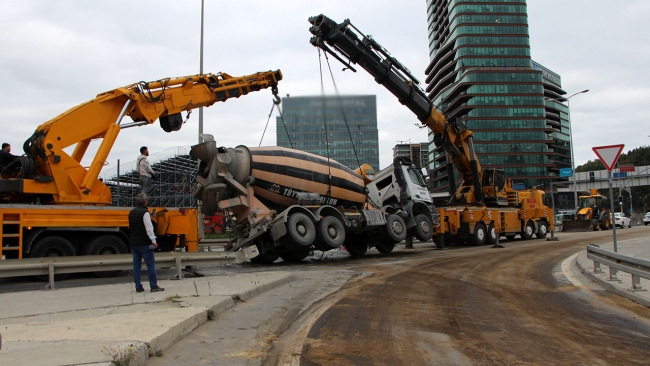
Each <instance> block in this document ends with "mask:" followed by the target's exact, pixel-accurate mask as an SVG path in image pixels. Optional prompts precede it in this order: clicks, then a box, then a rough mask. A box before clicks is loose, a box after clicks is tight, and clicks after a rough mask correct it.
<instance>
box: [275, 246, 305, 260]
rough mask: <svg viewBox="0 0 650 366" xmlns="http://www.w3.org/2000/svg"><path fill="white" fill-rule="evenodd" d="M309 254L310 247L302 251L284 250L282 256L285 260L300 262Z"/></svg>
mask: <svg viewBox="0 0 650 366" xmlns="http://www.w3.org/2000/svg"><path fill="white" fill-rule="evenodd" d="M308 255H309V248H307V249H306V250H305V249H303V250H300V251H291V252H282V253H280V258H282V260H283V261H285V262H300V261H302V260H303V259H305V258H307V256H308Z"/></svg>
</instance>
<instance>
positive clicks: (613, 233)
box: [607, 170, 618, 253]
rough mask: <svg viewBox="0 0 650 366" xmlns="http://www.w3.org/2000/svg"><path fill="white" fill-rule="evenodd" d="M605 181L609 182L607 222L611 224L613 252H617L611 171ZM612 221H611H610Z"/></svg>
mask: <svg viewBox="0 0 650 366" xmlns="http://www.w3.org/2000/svg"><path fill="white" fill-rule="evenodd" d="M607 180H608V181H609V205H610V207H611V208H610V216H609V222H610V223H611V224H612V235H613V236H614V252H615V253H616V252H618V246H617V244H616V220H615V219H614V190H613V189H612V171H611V170H608V171H607ZM612 220H613V221H612Z"/></svg>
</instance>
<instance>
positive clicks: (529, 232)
mask: <svg viewBox="0 0 650 366" xmlns="http://www.w3.org/2000/svg"><path fill="white" fill-rule="evenodd" d="M533 234H535V225H534V224H533V222H532V221H528V222H527V223H526V226H524V229H523V230H522V231H521V238H522V239H524V240H530V239H532V238H533Z"/></svg>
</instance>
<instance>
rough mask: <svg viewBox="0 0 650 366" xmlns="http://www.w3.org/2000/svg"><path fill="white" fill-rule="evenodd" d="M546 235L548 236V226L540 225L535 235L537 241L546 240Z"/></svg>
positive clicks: (543, 223)
mask: <svg viewBox="0 0 650 366" xmlns="http://www.w3.org/2000/svg"><path fill="white" fill-rule="evenodd" d="M546 234H548V224H547V223H545V222H542V223H540V224H539V229H538V230H537V232H536V233H535V236H536V237H537V239H544V238H545V237H546Z"/></svg>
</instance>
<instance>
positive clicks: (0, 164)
mask: <svg viewBox="0 0 650 366" xmlns="http://www.w3.org/2000/svg"><path fill="white" fill-rule="evenodd" d="M18 158H19V156H16V155H13V154H11V145H9V144H8V143H6V142H3V143H2V150H0V170H2V169H4V168H5V167H6V166H7V165H9V164H11V162H12V161H14V160H16V159H18Z"/></svg>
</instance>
